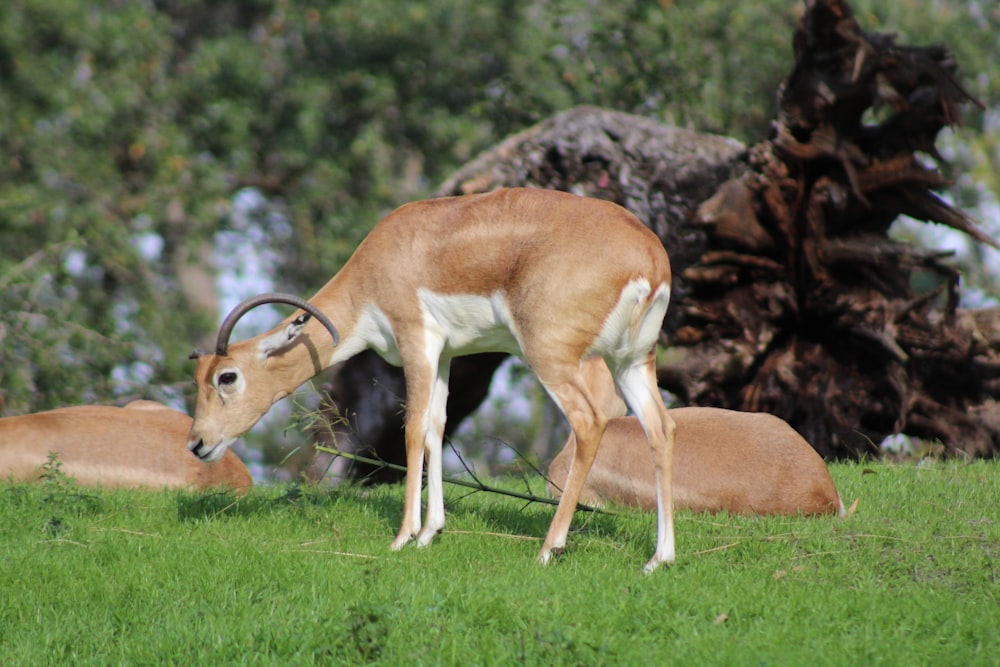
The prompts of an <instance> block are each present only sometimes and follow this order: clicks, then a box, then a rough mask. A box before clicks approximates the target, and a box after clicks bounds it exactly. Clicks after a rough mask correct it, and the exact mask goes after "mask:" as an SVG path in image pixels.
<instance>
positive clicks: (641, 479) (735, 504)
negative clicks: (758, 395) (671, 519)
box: [549, 408, 844, 515]
mask: <svg viewBox="0 0 1000 667" xmlns="http://www.w3.org/2000/svg"><path fill="white" fill-rule="evenodd" d="M669 412H670V416H671V417H672V418H673V420H674V423H675V424H677V431H676V439H675V440H674V478H673V494H674V507H680V508H685V509H689V510H691V511H694V512H712V513H715V512H720V511H723V510H726V511H728V512H729V513H730V514H810V515H814V514H836V513H840V514H843V513H844V507H843V505H842V504H841V501H840V496H839V495H837V489H836V488H835V487H834V485H833V480H832V479H831V478H830V472H829V471H828V470H827V468H826V464H825V463H823V459H822V458H820V456H819V454H817V453H816V450H814V449H813V448H812V447H811V446H810V445H809V443H808V442H806V441H805V440H804V439H803V438H802V436H800V435H799V434H798V433H797V432H796V431H795V429H793V428H792V427H791V426H789V425H788V423H787V422H785V421H784V420H783V419H780V418H778V417H775V416H774V415H770V414H766V413H762V412H737V411H734V410H722V409H719V408H676V409H673V410H669ZM645 441H646V438H645V436H644V435H643V433H642V428H641V427H640V426H639V423H638V421H637V420H636V419H635V418H633V417H621V418H617V419H612V420H611V421H609V422H608V428H607V430H606V431H605V432H604V439H603V440H602V441H601V446H600V449H599V450H598V452H597V458H596V459H595V461H594V465H593V467H592V468H591V469H590V475H589V476H588V477H587V483H586V485H585V486H584V487H583V491H582V492H581V493H580V501H581V502H584V503H587V504H591V505H605V504H608V503H612V504H620V505H630V506H638V507H641V508H642V509H645V510H651V509H653V508H654V507H655V506H656V500H655V498H656V482H655V479H654V475H653V471H652V469H651V468H650V465H649V463H650V461H649V451H648V449H647V447H646V444H645ZM575 446H576V445H575V440H574V438H573V436H570V438H569V440H568V441H567V442H566V446H565V447H564V448H563V450H562V451H561V452H560V453H559V455H558V456H556V458H555V459H553V461H552V463H551V464H550V465H549V493H550V494H551V495H552V496H553V497H557V496H558V495H559V494H560V489H562V487H563V485H564V484H565V483H566V478H567V473H568V472H569V468H570V465H571V464H572V461H573V454H574V449H575Z"/></svg>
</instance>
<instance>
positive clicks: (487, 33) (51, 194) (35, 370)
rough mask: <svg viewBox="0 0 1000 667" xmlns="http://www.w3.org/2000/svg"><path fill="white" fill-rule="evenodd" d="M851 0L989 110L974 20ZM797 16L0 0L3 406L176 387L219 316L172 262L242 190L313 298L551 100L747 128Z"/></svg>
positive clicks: (981, 155) (15, 409)
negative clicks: (369, 233)
mask: <svg viewBox="0 0 1000 667" xmlns="http://www.w3.org/2000/svg"><path fill="white" fill-rule="evenodd" d="M852 4H853V5H854V6H855V9H856V11H857V13H858V15H859V17H860V19H861V21H862V23H863V24H864V25H866V26H868V27H870V28H872V29H879V30H896V31H898V32H899V33H900V38H901V39H902V40H904V41H908V42H917V43H926V42H929V41H940V42H944V43H947V44H948V45H949V46H950V47H951V48H952V50H953V51H954V52H955V53H956V56H957V58H958V61H959V63H960V64H961V66H962V72H963V73H964V74H965V78H963V81H964V82H965V83H966V85H967V86H968V87H969V88H970V90H971V92H973V94H975V95H977V96H978V97H980V99H982V100H983V102H984V103H985V104H986V105H987V107H988V108H990V109H995V107H996V105H997V101H998V99H1000V90H998V86H1000V84H998V83H997V80H996V77H990V76H989V73H990V72H993V71H994V70H995V69H996V65H997V58H998V53H1000V49H998V47H997V42H996V40H995V34H996V32H997V28H998V21H1000V18H998V15H997V13H996V11H995V8H991V7H992V5H989V3H985V4H984V3H958V5H955V4H954V3H951V4H949V3H928V2H917V1H915V0H914V1H908V2H902V3H900V2H896V1H895V0H893V1H892V2H890V1H889V0H856V1H855V2H854V3H852ZM959 7H962V8H965V9H968V10H969V11H965V9H962V10H959V9H958V8H959ZM801 12H802V6H801V3H793V2H788V1H787V0H782V1H779V0H762V1H760V2H754V3H742V4H739V5H738V6H733V4H732V3H722V2H701V3H679V2H673V1H671V0H660V1H658V2H653V1H651V0H642V1H640V2H625V1H624V0H612V1H611V2H604V3H597V2H593V1H592V0H555V1H553V2H548V3H537V2H529V1H528V0H502V1H501V2H495V3H482V2H479V3H475V2H470V1H469V0H433V1H431V2H423V3H418V4H412V3H411V4H409V5H406V6H400V5H399V4H398V3H386V2H371V1H370V0H364V1H363V2H362V1H361V0H343V1H341V2H336V3H310V2H306V1H305V0H255V1H254V2H235V1H233V0H227V1H224V2H213V3H208V2H198V1H192V0H164V1H163V2H157V3H153V4H152V5H150V4H148V3H134V2H120V1H116V2H98V1H97V0H83V1H81V2H73V3H67V2H63V1H62V0H30V1H28V0H9V1H8V2H4V3H3V4H2V7H0V245H2V247H3V249H4V250H3V254H2V256H0V338H2V341H3V344H2V346H0V401H2V402H0V414H14V413H21V412H26V411H29V410H38V409H43V408H48V407H54V406H58V405H66V404H69V403H79V402H94V401H108V400H112V399H114V398H118V397H122V396H124V395H130V396H134V395H139V394H142V395H147V396H149V397H152V398H170V397H176V396H177V395H178V394H179V393H180V391H181V390H180V387H182V386H183V387H186V386H187V385H188V381H189V378H190V364H189V363H188V361H187V353H188V352H189V351H190V349H191V348H192V347H194V346H196V345H204V344H206V341H207V340H208V339H210V337H211V334H212V331H213V329H214V326H215V325H216V323H217V321H218V317H219V315H218V313H217V312H214V310H213V309H212V303H211V299H210V298H209V299H206V298H205V296H206V295H205V294H204V292H205V290H206V287H205V285H204V284H202V283H197V282H193V281H192V280H190V272H191V270H192V269H193V268H194V269H200V270H207V271H208V272H209V273H210V274H211V273H212V272H214V271H215V270H216V268H217V264H218V263H219V262H217V261H216V260H215V259H213V258H212V257H211V254H210V253H206V252H205V249H206V247H208V248H210V247H211V245H210V244H211V242H212V239H213V238H214V236H215V234H216V233H218V232H220V231H223V230H226V229H227V228H228V227H229V225H230V222H231V221H230V213H231V208H232V200H233V197H234V195H235V194H236V193H237V192H239V191H240V190H241V189H242V188H246V187H254V188H257V189H258V190H259V191H260V192H261V193H263V195H264V196H265V197H266V198H267V202H268V207H269V209H270V210H271V211H272V212H273V213H274V214H275V215H276V216H278V217H279V218H281V219H282V220H283V223H282V225H281V226H282V229H284V228H287V227H290V228H291V230H292V233H291V236H290V238H287V239H286V238H285V237H284V236H282V235H280V234H278V233H277V231H275V238H276V239H277V240H272V244H273V245H274V246H275V247H276V248H277V249H279V250H280V251H281V253H282V263H281V270H280V279H279V283H280V285H279V286H280V287H281V288H282V289H286V290H292V291H300V292H304V293H309V292H311V291H312V290H314V289H316V288H317V287H319V286H320V285H322V284H323V283H324V282H325V281H326V280H327V279H328V278H329V277H330V275H332V274H333V273H334V271H336V269H337V268H338V267H339V266H340V265H341V263H342V262H343V261H344V259H345V258H346V257H347V256H348V255H349V253H350V252H351V250H353V248H354V247H355V246H356V244H357V243H358V241H359V240H360V239H361V238H362V237H363V235H364V234H365V232H366V230H367V229H369V228H370V226H371V225H372V224H373V223H374V222H375V220H376V219H378V218H379V217H381V216H382V215H383V214H384V213H385V212H387V211H388V210H390V209H391V208H393V207H395V206H396V205H398V204H400V203H402V202H404V201H408V200H412V199H415V198H419V197H423V196H425V195H427V194H429V193H430V192H431V191H433V189H434V186H435V185H436V184H437V183H439V182H440V181H441V180H442V179H443V178H444V177H445V176H446V175H447V174H448V173H450V172H451V171H452V170H454V169H455V168H457V167H458V166H460V165H461V164H463V163H464V162H465V161H467V160H468V159H469V158H471V157H472V156H474V155H475V154H476V153H477V152H478V151H480V150H482V149H484V148H486V147H488V146H490V145H492V144H493V143H495V142H496V141H498V140H499V139H501V138H503V137H504V136H505V135H507V134H508V133H510V132H514V131H517V130H520V129H523V128H524V127H526V126H527V125H529V124H531V123H533V122H535V121H537V120H540V119H542V118H545V117H547V116H549V115H551V114H552V113H555V112H557V111H561V110H563V109H565V108H567V107H569V106H572V105H577V104H596V105H601V106H606V107H612V108H617V109H621V110H624V111H630V112H636V113H641V114H647V115H652V116H657V117H661V118H663V119H668V120H671V121H672V122H675V123H678V124H680V125H685V126H689V127H692V128H695V129H699V130H707V131H712V132H721V133H725V134H730V135H733V136H736V137H738V138H740V139H743V140H744V141H754V140H756V139H758V138H759V137H761V136H762V135H763V133H764V132H765V131H766V130H767V124H768V120H769V119H770V117H771V115H772V113H773V107H774V97H775V87H776V86H777V84H778V82H779V81H780V80H781V78H782V77H783V76H784V75H785V74H786V72H787V70H788V68H789V66H790V64H791V37H792V29H793V27H794V25H795V21H796V20H797V18H798V16H799V15H800V14H801ZM995 118H996V114H995V113H993V114H992V115H990V114H987V113H973V114H972V115H971V117H970V121H971V122H970V125H969V127H968V129H967V131H965V132H963V133H962V134H961V135H960V142H959V148H957V149H956V151H957V152H958V153H959V155H958V157H959V158H960V163H961V168H960V172H962V173H968V174H969V175H970V176H971V177H972V180H967V179H959V190H957V193H958V196H960V197H962V200H963V201H964V202H967V203H973V202H974V201H977V200H978V199H977V198H978V197H982V196H984V195H985V193H984V191H983V187H984V185H983V184H985V187H986V188H987V189H992V190H993V191H994V192H996V191H997V190H998V189H1000V188H998V183H997V181H996V178H997V177H996V173H998V172H1000V169H997V167H998V165H997V163H996V160H997V157H996V155H997V151H996V146H997V143H998V141H1000V140H998V130H997V127H998V124H997V123H996V121H995ZM990 119H993V120H990ZM265 229H267V228H266V227H265ZM283 233H284V232H282V234H283ZM205 307H207V308H208V310H207V311H205V310H202V309H203V308H205ZM115 369H117V370H115ZM113 373H117V374H118V376H117V378H113V377H112V374H113Z"/></svg>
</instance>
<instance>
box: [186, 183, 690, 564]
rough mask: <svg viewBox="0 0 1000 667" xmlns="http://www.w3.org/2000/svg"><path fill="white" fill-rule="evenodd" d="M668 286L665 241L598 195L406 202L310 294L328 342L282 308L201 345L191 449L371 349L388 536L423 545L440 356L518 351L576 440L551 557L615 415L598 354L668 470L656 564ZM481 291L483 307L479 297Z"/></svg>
mask: <svg viewBox="0 0 1000 667" xmlns="http://www.w3.org/2000/svg"><path fill="white" fill-rule="evenodd" d="M669 286H670V261H669V259H668V258H667V254H666V251H665V250H664V248H663V243H662V242H661V241H660V239H659V238H657V237H656V235H655V234H653V232H651V231H650V230H649V229H647V228H646V227H645V226H643V224H642V223H641V222H640V221H639V220H638V219H637V218H636V217H635V216H634V215H633V214H632V213H630V212H629V211H627V210H625V209H624V208H622V207H620V206H617V205H615V204H612V203H610V202H607V201H601V200H597V199H587V198H584V197H577V196H575V195H571V194H568V193H565V192H557V191H552V190H540V189H531V188H514V189H502V190H497V191H494V192H490V193H486V194H481V195H469V196H466V197H443V198H440V199H431V200H427V201H421V202H414V203H411V204H407V205H405V206H402V207H400V208H399V209H397V210H396V211H394V212H393V213H391V214H389V215H388V216H387V217H386V218H385V219H383V220H382V221H381V222H379V223H378V224H377V225H376V226H375V227H374V228H373V229H372V231H371V232H370V233H369V235H368V236H367V238H365V240H364V241H362V242H361V244H360V245H359V246H358V248H357V250H355V252H354V254H353V255H352V256H351V258H350V260H348V262H347V263H346V264H345V265H344V267H343V268H342V269H341V270H340V272H338V273H337V275H335V276H334V277H333V278H332V279H331V280H330V281H329V282H328V283H327V284H326V285H325V286H324V287H323V288H321V289H320V290H319V292H317V293H316V294H315V295H314V296H313V297H312V298H311V299H310V300H309V302H310V304H311V305H312V306H314V307H316V308H317V309H318V310H320V311H321V312H322V313H323V314H324V315H325V316H326V317H328V318H329V319H330V321H331V322H332V323H333V324H334V325H335V326H336V327H337V329H338V330H339V332H340V337H341V339H340V344H339V345H337V346H334V343H333V337H332V336H331V335H330V333H329V332H327V331H325V330H323V327H322V325H321V324H319V323H317V322H316V321H315V318H314V319H313V320H310V321H309V322H306V323H304V324H302V323H297V321H296V318H295V317H294V316H293V317H290V318H288V319H287V320H286V321H285V322H284V323H282V324H281V325H279V326H278V327H277V328H275V329H273V330H271V331H270V332H268V333H265V334H262V335H260V336H256V337H254V338H251V339H249V340H246V341H242V342H239V343H233V344H232V345H230V346H229V347H228V349H227V351H226V353H225V354H224V355H221V356H220V355H215V354H212V355H208V354H205V355H201V356H200V357H199V359H198V368H197V369H196V371H195V381H196V382H197V384H198V404H197V408H196V410H195V421H194V425H193V426H192V429H191V435H190V438H189V447H191V449H192V451H194V452H195V453H197V454H198V455H199V456H201V457H202V458H204V459H205V460H212V459H214V458H215V457H216V456H218V455H219V453H220V452H221V451H224V450H225V448H226V447H227V446H229V444H230V443H232V442H233V441H234V440H235V439H236V438H238V437H240V436H241V435H243V434H244V433H246V432H247V431H248V430H249V429H250V428H251V427H252V426H253V425H254V424H255V423H256V422H257V420H259V419H260V418H261V417H262V416H263V415H264V413H266V412H267V411H268V409H270V407H271V405H272V404H273V403H274V402H275V401H277V400H279V399H281V398H282V397H284V396H287V395H288V394H290V393H291V392H292V391H294V390H295V389H296V388H297V387H298V386H299V385H301V384H302V383H303V382H305V381H307V380H308V379H309V378H311V377H313V376H314V375H316V374H317V373H319V372H320V371H322V370H323V369H324V368H328V367H329V366H331V365H333V364H335V363H339V362H341V361H345V360H346V359H349V358H350V357H352V356H354V355H355V354H357V353H359V352H361V351H362V350H364V349H374V350H376V351H377V352H379V353H380V354H382V355H383V357H384V358H385V359H387V360H388V361H390V362H391V363H395V364H398V365H402V367H403V371H404V374H405V376H406V430H405V438H406V457H407V476H406V491H405V500H404V504H403V518H402V522H401V526H400V529H399V532H398V534H397V535H396V539H395V540H393V542H392V545H391V546H392V548H394V549H398V548H400V547H402V546H403V545H404V544H406V543H407V542H409V541H410V540H412V539H416V541H417V544H418V545H426V544H428V543H430V542H431V540H432V539H433V537H434V535H435V534H436V533H437V532H438V531H440V530H441V529H442V528H443V526H444V500H443V495H442V490H441V487H442V479H441V477H442V473H441V439H442V436H443V431H444V422H445V418H446V415H445V398H446V395H447V379H448V367H449V364H450V361H451V358H452V357H455V356H460V355H463V354H471V353H475V352H487V351H499V352H509V353H513V354H520V355H521V356H522V357H523V358H524V359H525V360H526V361H527V362H528V364H529V365H530V366H531V368H532V370H533V371H534V372H535V374H536V375H537V376H538V379H539V380H540V381H541V383H542V384H543V385H544V386H545V387H546V389H547V390H548V392H549V394H550V395H551V396H552V397H553V398H554V399H555V400H556V402H557V403H558V404H559V407H560V409H561V410H562V411H563V413H564V414H565V416H566V418H567V420H568V421H569V423H570V425H571V427H572V429H573V432H574V433H575V434H576V436H577V438H578V442H579V443H580V446H579V447H578V448H577V457H576V458H577V465H576V466H574V469H573V471H572V473H571V474H570V475H569V480H568V481H567V483H566V491H565V494H564V497H565V500H564V501H563V502H561V503H560V506H559V508H558V509H557V510H556V514H555V517H554V518H553V520H552V523H551V525H550V527H549V532H548V534H547V536H546V538H545V541H544V543H543V544H542V550H541V553H540V554H539V559H540V560H541V561H542V562H548V561H549V560H550V558H551V555H552V554H553V553H555V552H558V551H560V550H561V549H562V548H563V546H564V545H565V542H566V535H567V532H568V531H569V526H570V522H571V519H572V516H573V512H574V509H575V507H576V495H577V494H578V493H579V489H580V488H581V487H582V485H583V480H584V479H585V477H586V474H587V470H588V469H589V467H590V464H591V461H592V460H593V455H594V453H595V451H596V449H597V445H598V443H599V442H600V438H601V434H602V433H603V432H604V428H605V425H606V423H607V420H608V418H610V417H614V416H616V415H615V414H608V413H606V412H605V411H604V410H603V407H602V406H603V402H602V401H600V400H597V399H595V396H594V395H593V394H592V392H591V388H590V387H589V385H588V382H587V380H586V377H585V375H584V372H583V365H584V361H585V360H586V359H588V358H590V357H594V356H597V357H598V358H603V359H606V360H608V361H609V363H610V364H611V367H612V368H613V369H614V370H615V372H616V373H617V374H618V377H617V378H616V380H617V381H618V382H619V384H624V385H626V386H627V387H628V388H629V392H630V394H629V396H630V398H631V400H632V402H633V403H634V405H632V406H631V407H632V408H633V409H634V411H635V412H636V413H637V414H641V415H642V418H643V419H644V422H645V424H646V425H647V426H648V427H649V436H650V443H651V447H652V450H653V452H654V455H653V456H652V460H653V461H655V465H656V466H657V467H658V468H659V469H660V470H663V471H664V474H663V475H662V478H663V480H664V481H663V482H662V485H663V486H662V488H661V496H662V497H663V498H664V501H663V506H662V507H661V508H660V513H659V517H658V522H657V547H656V551H655V552H654V555H653V557H652V558H651V559H650V561H649V563H647V570H652V569H654V568H655V567H657V566H658V565H659V564H660V563H664V562H672V561H673V560H674V531H673V513H672V508H671V505H670V498H671V494H670V491H669V488H668V486H669V484H670V481H669V480H670V461H671V454H670V451H671V448H672V446H673V444H672V443H673V424H672V423H671V422H670V417H669V416H668V415H667V412H666V408H665V407H664V406H663V402H662V400H661V398H660V395H659V390H658V389H657V388H656V368H655V358H654V356H653V348H654V345H655V342H656V337H657V335H658V333H659V329H660V327H661V325H662V320H663V315H664V312H665V309H666V302H667V300H668V298H669ZM644 288H648V291H647V290H646V289H644ZM486 299H489V303H490V308H486V309H483V308H482V304H483V303H484V301H485V300H486ZM456 303H459V304H461V303H464V304H465V307H464V308H465V309H464V310H463V306H461V305H456ZM470 304H475V305H474V306H470ZM375 312H377V313H378V316H377V317H373V316H372V313H375ZM605 368H607V367H605ZM605 372H607V370H605ZM610 377H611V376H610V374H609V375H608V381H609V382H611V380H610ZM614 386H615V385H614V383H612V389H611V391H612V393H613V391H614ZM425 461H426V465H427V489H428V491H427V515H426V517H427V518H426V521H425V522H424V523H423V524H421V520H420V509H421V476H422V471H423V467H424V464H425Z"/></svg>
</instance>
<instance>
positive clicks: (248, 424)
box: [188, 293, 340, 462]
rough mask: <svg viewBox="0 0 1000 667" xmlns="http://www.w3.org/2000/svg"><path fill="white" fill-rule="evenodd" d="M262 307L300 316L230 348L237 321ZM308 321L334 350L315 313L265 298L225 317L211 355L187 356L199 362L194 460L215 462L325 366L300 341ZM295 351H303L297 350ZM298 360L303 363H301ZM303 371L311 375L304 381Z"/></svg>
mask: <svg viewBox="0 0 1000 667" xmlns="http://www.w3.org/2000/svg"><path fill="white" fill-rule="evenodd" d="M266 303H286V304H290V305H293V306H296V307H298V308H301V309H302V310H303V311H305V312H304V313H302V314H301V315H299V316H298V317H295V318H294V319H291V320H288V321H286V322H285V323H283V324H282V325H279V326H278V327H277V328H275V329H273V330H272V331H270V332H268V333H265V334H262V335H260V336H257V337H255V338H251V339H250V340H247V341H243V342H240V343H235V344H233V345H232V346H230V344H229V338H230V336H231V334H232V332H233V328H234V327H235V326H236V323H237V322H238V321H239V320H240V318H241V317H243V316H244V315H245V314H246V313H248V312H249V311H250V310H252V309H253V308H256V307H257V306H260V305H263V304H266ZM312 318H315V319H316V320H317V321H319V322H320V323H321V324H322V325H323V326H325V327H326V328H327V330H328V331H329V332H330V334H331V335H332V336H333V344H334V346H336V345H338V344H339V342H340V336H339V334H338V333H337V329H336V328H335V327H334V326H333V324H332V323H331V322H330V320H329V319H328V318H327V317H326V316H325V315H324V314H323V313H322V312H321V311H320V310H319V309H318V308H316V307H315V306H313V305H312V304H311V303H309V302H308V301H306V300H305V299H302V298H300V297H297V296H293V295H290V294H274V293H268V294H261V295H259V296H256V297H252V298H250V299H247V300H246V301H244V302H243V303H241V304H239V305H238V306H236V308H234V309H233V311H232V312H231V313H229V315H227V316H226V319H225V320H223V322H222V326H221V327H220V328H219V336H218V339H217V341H216V346H215V354H206V353H204V352H201V351H200V350H195V351H194V352H192V353H191V358H192V359H197V360H198V368H197V370H196V371H195V383H196V384H197V385H198V402H197V405H196V407H195V416H194V423H193V424H192V425H191V432H190V434H189V435H188V449H190V450H191V451H192V452H193V453H194V454H195V455H196V456H197V457H198V458H200V459H201V460H203V461H206V462H207V461H218V460H219V459H220V458H222V455H223V454H224V453H225V452H226V449H227V448H228V447H229V445H231V444H232V443H233V442H234V441H236V440H237V439H238V438H239V437H240V436H242V435H243V434H244V433H246V432H247V431H249V430H250V429H251V428H253V426H254V424H256V423H257V422H258V421H259V420H260V418H261V417H263V416H264V414H265V413H266V412H267V411H268V409H269V408H270V407H271V405H272V404H274V403H275V402H276V401H278V400H280V399H282V398H284V397H285V396H287V395H288V394H290V393H291V392H292V391H294V390H295V388H296V387H298V386H299V385H300V384H302V383H303V382H305V381H306V380H308V379H309V378H310V377H312V376H313V375H315V374H316V373H318V372H319V371H320V370H322V369H323V368H324V367H325V366H326V364H325V363H321V362H320V361H319V359H318V352H317V345H316V341H310V340H309V336H302V334H303V331H304V330H305V328H306V325H307V324H308V322H309V320H310V319H312ZM300 347H301V348H302V351H299V350H296V348H300ZM302 359H306V361H305V363H303V362H302ZM309 359H311V360H312V363H309ZM303 366H307V367H308V368H309V369H310V370H311V371H312V372H311V373H309V374H307V375H306V376H305V377H302V371H301V369H302V368H303Z"/></svg>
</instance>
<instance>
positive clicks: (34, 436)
mask: <svg viewBox="0 0 1000 667" xmlns="http://www.w3.org/2000/svg"><path fill="white" fill-rule="evenodd" d="M190 429H191V418H190V417H188V416H187V415H185V414H183V413H181V412H177V411H176V410H172V409H170V408H168V407H166V406H165V405H162V404H160V403H155V402H153V401H135V402H133V403H130V404H129V405H127V406H126V407H124V408H117V407H113V406H106V405H84V406H76V407H68V408H59V409H57V410H49V411H47V412H37V413H34V414H30V415H23V416H20V417H7V418H4V419H0V480H2V479H10V480H13V481H15V482H27V481H34V480H37V479H38V478H39V476H40V474H41V473H42V469H43V466H44V465H45V463H46V462H47V461H48V458H49V453H50V452H55V453H56V455H57V456H58V461H59V463H61V470H62V471H63V472H64V473H65V474H66V475H67V476H69V477H72V478H73V479H75V480H76V481H77V482H78V483H79V484H82V485H84V486H103V487H108V488H111V487H130V488H141V487H145V488H163V487H169V488H191V489H198V490H205V489H210V488H214V487H226V488H231V489H234V490H236V491H238V492H240V493H245V492H246V491H247V490H248V489H249V488H250V487H251V486H252V485H253V479H252V478H251V476H250V471H248V470H247V467H246V466H245V465H243V462H242V461H240V459H239V457H238V456H236V454H235V453H234V452H232V451H228V452H226V455H225V456H223V458H222V460H220V461H219V462H218V463H213V464H204V463H202V462H201V461H199V460H198V459H197V458H196V457H195V456H194V455H193V454H192V453H191V452H189V451H188V448H187V435H188V431H189V430H190Z"/></svg>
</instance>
